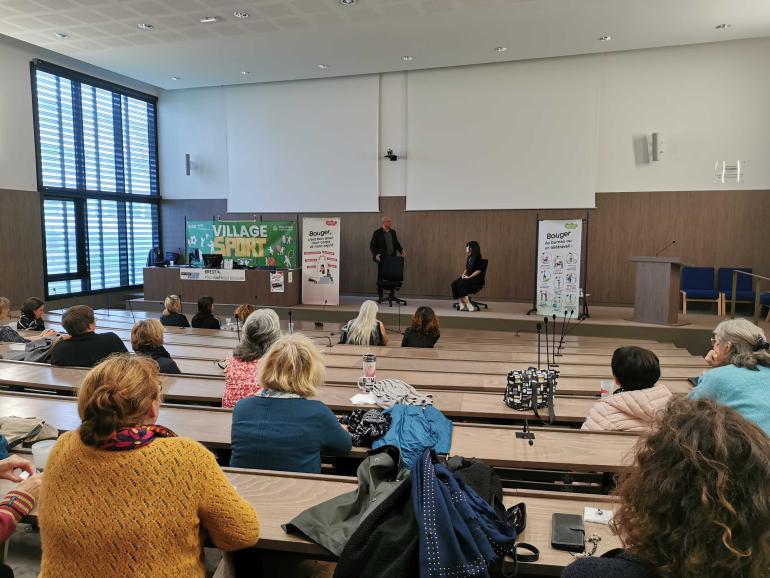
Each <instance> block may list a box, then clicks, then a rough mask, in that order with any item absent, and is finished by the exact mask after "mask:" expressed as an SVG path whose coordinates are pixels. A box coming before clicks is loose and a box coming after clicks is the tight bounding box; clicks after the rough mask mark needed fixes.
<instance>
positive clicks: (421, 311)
mask: <svg viewBox="0 0 770 578" xmlns="http://www.w3.org/2000/svg"><path fill="white" fill-rule="evenodd" d="M439 337H441V332H440V331H439V329H438V317H436V314H435V313H434V312H433V309H431V308H430V307H424V306H420V307H418V308H417V311H415V312H414V315H412V325H411V326H409V327H407V328H406V331H404V338H403V339H402V340H401V347H425V348H432V347H433V346H434V345H436V342H437V341H438V338H439Z"/></svg>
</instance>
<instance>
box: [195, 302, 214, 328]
mask: <svg viewBox="0 0 770 578" xmlns="http://www.w3.org/2000/svg"><path fill="white" fill-rule="evenodd" d="M192 326H193V327H194V328H196V329H220V326H219V319H217V318H216V317H214V298H213V297H201V298H200V299H198V312H197V313H196V314H195V317H193V318H192Z"/></svg>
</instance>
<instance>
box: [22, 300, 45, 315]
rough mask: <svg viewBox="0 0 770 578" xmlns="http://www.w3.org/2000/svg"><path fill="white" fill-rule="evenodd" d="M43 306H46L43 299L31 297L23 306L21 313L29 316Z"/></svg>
mask: <svg viewBox="0 0 770 578" xmlns="http://www.w3.org/2000/svg"><path fill="white" fill-rule="evenodd" d="M43 305H45V302H44V301H43V300H42V299H38V298H37V297H30V298H28V299H27V300H26V301H25V302H24V303H23V304H22V306H21V312H22V313H26V314H27V315H32V314H34V313H35V311H37V310H38V309H40V308H41V307H42V306H43Z"/></svg>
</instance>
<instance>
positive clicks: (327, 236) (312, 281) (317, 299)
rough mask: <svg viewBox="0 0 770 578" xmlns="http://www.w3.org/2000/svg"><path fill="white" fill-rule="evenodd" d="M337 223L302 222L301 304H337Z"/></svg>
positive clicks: (321, 220)
mask: <svg viewBox="0 0 770 578" xmlns="http://www.w3.org/2000/svg"><path fill="white" fill-rule="evenodd" d="M339 279H340V219H339V217H333V218H332V217H326V218H305V219H302V303H305V304H307V305H324V304H327V305H339V304H340V285H339V283H340V281H339Z"/></svg>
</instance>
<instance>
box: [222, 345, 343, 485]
mask: <svg viewBox="0 0 770 578" xmlns="http://www.w3.org/2000/svg"><path fill="white" fill-rule="evenodd" d="M259 365H260V367H259V383H260V384H261V385H262V390H261V391H260V392H259V393H258V394H257V395H256V396H251V397H244V398H243V399H242V400H241V401H239V402H238V403H237V404H236V405H235V409H234V410H233V426H232V433H231V439H232V451H233V453H232V458H231V459H230V466H231V467H234V468H254V469H260V470H283V471H289V472H308V473H315V474H318V473H320V472H321V453H323V454H324V455H341V454H346V453H348V452H349V451H350V449H351V447H352V441H351V438H350V434H349V433H348V432H347V431H345V430H344V429H343V428H342V426H341V425H340V424H339V423H338V422H337V418H336V417H335V416H334V414H333V413H332V411H331V410H330V409H329V408H328V407H326V405H324V403H323V402H320V401H317V400H312V399H307V398H309V397H313V396H314V395H315V393H316V389H317V388H318V386H320V385H321V384H323V382H324V374H325V368H324V363H323V359H322V358H321V354H320V353H319V352H318V349H317V348H316V346H315V345H313V342H312V341H310V339H309V338H308V337H306V336H304V335H301V334H299V333H295V334H293V335H287V336H284V337H281V338H280V339H279V340H278V341H276V342H275V343H274V344H273V346H272V347H271V348H270V350H269V351H268V352H267V355H265V357H263V358H262V360H261V361H260V364H259Z"/></svg>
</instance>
